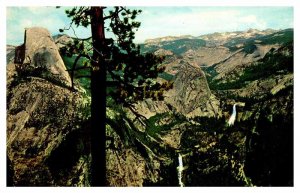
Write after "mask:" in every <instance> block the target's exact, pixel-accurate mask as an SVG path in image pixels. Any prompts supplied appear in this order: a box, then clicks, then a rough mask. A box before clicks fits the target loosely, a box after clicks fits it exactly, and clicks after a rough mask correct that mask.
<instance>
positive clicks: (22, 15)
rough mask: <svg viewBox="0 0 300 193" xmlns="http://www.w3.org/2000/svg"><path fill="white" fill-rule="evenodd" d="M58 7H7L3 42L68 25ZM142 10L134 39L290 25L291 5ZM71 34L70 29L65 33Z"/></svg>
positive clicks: (84, 34) (82, 30)
mask: <svg viewBox="0 0 300 193" xmlns="http://www.w3.org/2000/svg"><path fill="white" fill-rule="evenodd" d="M65 8H66V7H61V8H59V9H56V8H55V7H7V9H6V11H7V12H6V16H7V17H6V19H7V20H6V22H7V24H6V25H7V29H6V30H7V32H6V33H7V44H13V45H18V44H21V43H23V36H24V28H26V27H32V26H41V27H45V28H47V29H48V30H49V31H50V32H51V34H52V35H56V34H58V33H59V31H58V29H59V28H63V27H66V26H68V24H69V22H70V19H69V18H68V17H67V16H66V15H65V12H64V11H65ZM134 8H139V9H142V10H143V12H142V14H141V15H139V16H138V17H137V20H138V21H141V23H142V24H141V27H140V28H139V30H138V32H137V33H136V42H139V43H140V42H143V41H144V40H145V39H149V38H155V37H162V36H169V35H172V36H177V35H193V36H199V35H202V34H207V33H213V32H225V31H237V30H247V29H249V28H255V29H260V30H262V29H267V28H273V29H285V28H293V26H294V25H293V8H292V7H200V6H198V7H179V6H177V7H134ZM66 33H68V34H69V35H71V36H73V32H72V31H69V32H66ZM76 34H77V35H78V36H79V37H87V36H89V35H90V29H85V28H80V29H77V30H76Z"/></svg>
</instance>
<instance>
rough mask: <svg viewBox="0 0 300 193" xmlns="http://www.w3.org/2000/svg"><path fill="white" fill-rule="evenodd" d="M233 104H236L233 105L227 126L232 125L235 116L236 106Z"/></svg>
mask: <svg viewBox="0 0 300 193" xmlns="http://www.w3.org/2000/svg"><path fill="white" fill-rule="evenodd" d="M235 106H236V104H234V105H233V109H232V115H231V116H230V118H229V121H228V126H232V125H233V124H234V121H235V117H236V107H235Z"/></svg>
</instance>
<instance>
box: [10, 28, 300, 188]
mask: <svg viewBox="0 0 300 193" xmlns="http://www.w3.org/2000/svg"><path fill="white" fill-rule="evenodd" d="M35 33H37V34H39V33H41V34H44V35H43V37H44V36H47V37H48V35H47V33H46V32H45V31H43V30H37V31H36V32H35ZM45 34H46V35H45ZM41 36H42V35H41ZM28 37H29V36H27V38H28ZM293 37H294V32H293V29H284V30H273V29H267V30H263V31H260V30H255V29H250V30H247V31H237V32H224V33H213V34H207V35H201V36H198V37H194V36H190V35H185V36H178V37H175V36H167V37H161V38H156V39H149V40H146V41H145V42H144V43H143V44H140V45H139V46H140V51H141V52H142V53H149V52H151V53H154V54H156V55H161V56H164V57H165V60H164V61H163V63H162V64H161V66H163V67H165V71H164V72H163V73H161V74H159V77H158V78H157V81H160V82H165V81H172V82H173V88H172V89H171V90H169V91H167V92H166V93H164V100H162V101H154V100H152V99H147V100H144V101H141V102H138V103H136V104H135V106H134V108H135V109H136V110H137V112H138V113H139V114H140V115H142V116H143V117H145V118H146V120H147V124H145V125H144V124H142V123H141V122H140V121H139V120H137V119H135V116H134V114H133V113H132V112H131V111H130V109H128V108H126V107H120V106H119V105H117V104H112V103H110V101H107V106H108V107H107V120H108V124H107V129H108V132H107V135H108V136H109V138H111V139H113V140H112V142H111V145H112V146H114V147H118V148H112V149H110V148H108V150H107V158H106V159H107V163H108V165H107V170H108V176H107V179H108V182H109V185H110V186H178V185H179V179H178V177H177V173H178V172H177V167H178V164H179V163H178V157H179V155H180V156H182V160H183V165H184V167H183V168H184V169H183V171H182V182H183V184H184V185H185V186H293V180H294V179H293V163H294V162H293V120H294V113H293V109H294V106H293V99H294V98H293V96H294V93H293V85H294V73H293V70H294V68H293V67H294V61H293V55H294V45H293ZM49 38H50V37H49ZM50 39H51V41H50V40H49V43H48V44H47V45H41V46H45V47H51V50H52V51H51V53H52V52H54V51H53V50H57V52H59V50H60V49H61V48H64V47H65V46H66V45H67V44H68V42H70V41H74V38H71V37H69V36H67V35H57V36H54V37H52V38H50ZM34 41H37V42H39V41H38V40H34V39H33V40H32V42H34ZM47 41H48V40H47ZM52 43H53V44H52ZM41 44H42V43H41ZM54 45H55V46H54ZM26 46H27V47H26V49H27V50H28V49H29V48H30V49H29V50H33V46H36V44H27V45H26ZM52 48H53V49H52ZM49 52H50V51H49ZM47 53H48V52H47ZM31 54H32V53H28V55H31ZM17 55H18V47H15V46H7V91H8V92H7V117H8V118H7V125H8V128H7V139H9V144H7V151H8V156H7V159H8V163H9V164H8V174H9V176H8V179H10V181H11V184H13V185H24V184H27V185H50V186H88V175H89V168H88V164H87V163H88V162H90V157H89V154H88V153H87V151H88V146H89V141H88V139H87V138H86V137H83V136H87V133H86V132H87V130H88V127H89V122H88V119H89V118H88V116H89V112H88V111H89V110H88V109H89V108H88V107H89V104H90V96H89V92H88V87H89V85H88V84H89V82H88V81H86V80H85V81H82V80H78V88H79V87H80V88H81V89H80V92H78V93H76V94H74V93H72V92H70V91H69V90H68V89H67V88H66V87H65V86H64V82H61V80H69V79H68V77H67V75H66V74H65V73H63V72H61V73H59V75H57V74H55V73H56V72H57V70H56V71H53V69H52V68H51V66H50V67H49V65H46V72H44V71H43V70H45V69H44V68H41V69H39V68H38V69H39V70H42V71H36V68H37V67H35V66H34V68H28V67H24V68H25V69H26V70H25V71H24V70H23V67H22V65H25V64H22V65H21V67H20V64H15V61H16V60H15V59H16V56H17ZM53 55H55V57H54V58H55V59H51V58H52V55H51V57H50V56H49V57H48V55H47V58H46V59H45V63H46V64H48V63H49V61H50V62H51V61H53V60H54V61H60V60H61V59H62V62H58V63H59V64H57V65H61V66H60V67H59V69H65V68H66V69H70V68H71V66H72V64H73V62H74V58H72V57H68V56H67V55H64V54H63V53H62V52H60V54H56V52H55V54H53ZM42 56H43V54H42ZM60 57H61V58H60ZM49 58H50V59H51V60H50V59H49ZM42 59H43V57H42V58H41V59H39V60H38V61H40V60H42ZM43 60H44V59H43ZM29 66H30V65H29ZM48 67H49V69H48ZM47 69H48V70H47ZM24 77H25V78H24ZM56 77H60V78H56ZM55 93H61V94H57V95H55ZM41 101H43V102H41ZM37 103H39V104H43V105H38V104H37ZM234 104H236V112H237V113H236V118H235V122H234V124H233V125H232V126H230V125H228V120H229V118H230V116H231V114H232V111H233V105H234ZM65 109H68V110H69V111H68V112H73V113H68V114H67V115H66V116H65V117H64V118H63V121H62V120H61V118H60V117H61V116H62V114H61V112H65ZM28 112H29V113H28ZM47 112H52V113H53V114H49V115H47V116H46V114H47ZM29 115H31V116H29ZM44 116H45V118H43V117H44ZM74 117H75V118H76V121H74ZM68 123H71V124H68ZM39 136H42V137H39ZM42 139H43V140H42ZM54 141H55V143H54ZM72 144H77V145H76V147H74V146H72ZM65 154H66V155H69V158H68V159H66V161H62V160H63V158H64V155H65ZM27 166H30V167H27ZM36 175H39V176H41V175H43V178H33V176H36Z"/></svg>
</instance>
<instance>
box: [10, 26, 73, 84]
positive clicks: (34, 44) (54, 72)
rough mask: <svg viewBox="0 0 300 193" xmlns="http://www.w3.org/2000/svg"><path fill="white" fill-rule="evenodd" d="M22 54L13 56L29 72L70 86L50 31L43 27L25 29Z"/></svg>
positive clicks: (69, 80)
mask: <svg viewBox="0 0 300 193" xmlns="http://www.w3.org/2000/svg"><path fill="white" fill-rule="evenodd" d="M20 49H24V50H21V52H24V53H23V54H20V55H19V56H18V57H16V58H15V60H17V61H21V63H23V65H22V68H24V70H27V71H28V72H30V73H34V71H36V72H37V74H39V76H40V77H42V78H53V77H55V78H54V79H55V80H58V81H59V82H61V83H62V84H64V85H66V86H71V79H70V76H69V74H68V72H67V70H66V67H65V65H64V63H63V60H62V58H61V56H60V54H59V52H58V48H57V46H56V45H55V43H54V41H53V39H52V37H51V35H50V33H49V32H48V30H47V29H44V28H38V27H34V28H27V29H26V30H25V41H24V46H23V47H22V48H20ZM22 57H24V58H22Z"/></svg>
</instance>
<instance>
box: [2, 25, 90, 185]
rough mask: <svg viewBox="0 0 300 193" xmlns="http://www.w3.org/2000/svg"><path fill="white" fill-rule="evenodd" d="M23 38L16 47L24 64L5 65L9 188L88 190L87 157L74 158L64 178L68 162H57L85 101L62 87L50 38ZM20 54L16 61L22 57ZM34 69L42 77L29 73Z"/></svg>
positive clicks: (40, 34) (35, 33) (31, 32)
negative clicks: (86, 186) (75, 187)
mask: <svg viewBox="0 0 300 193" xmlns="http://www.w3.org/2000/svg"><path fill="white" fill-rule="evenodd" d="M25 33H26V35H25V44H24V45H25V46H20V47H19V51H23V52H24V51H25V52H24V54H25V60H24V63H21V64H15V63H9V64H8V65H7V144H6V145H7V159H8V163H9V168H10V172H9V173H10V174H11V175H10V176H9V180H8V181H9V182H10V184H8V185H13V186H46V185H51V186H53V185H72V184H74V182H73V183H72V181H77V185H79V186H80V185H87V184H88V178H87V174H88V171H87V170H86V168H88V167H87V160H88V159H89V158H88V155H84V154H81V155H78V154H77V155H78V157H76V159H74V160H72V162H69V165H68V167H71V168H69V170H68V171H67V172H66V171H65V170H64V168H63V167H61V166H64V163H65V160H68V159H69V158H63V157H60V156H57V152H58V151H60V149H61V147H62V146H63V145H64V144H66V143H67V141H68V140H69V138H70V137H69V136H70V135H71V134H72V133H74V132H78V128H79V127H80V126H81V124H82V121H84V120H85V118H86V116H85V115H84V113H83V112H84V109H85V108H86V107H85V105H84V104H86V103H87V98H85V97H83V95H82V94H81V93H78V92H77V93H75V92H72V91H71V90H69V89H68V88H67V87H66V86H68V85H69V84H70V77H69V75H68V73H67V72H66V70H65V67H64V63H63V62H62V60H61V57H60V55H59V53H58V50H57V47H56V45H55V44H54V43H53V40H52V38H51V37H50V34H49V32H48V31H47V30H46V29H43V28H30V29H26V32H25ZM22 48H25V50H22ZM19 51H18V50H17V51H16V56H15V58H18V57H20V56H21V55H23V54H20V53H17V52H19ZM15 61H16V60H15ZM10 62H12V61H10ZM37 68H43V71H41V72H42V73H47V75H46V76H44V75H43V74H38V73H33V72H32V70H33V71H34V70H36V69H37ZM73 145H74V144H73ZM75 147H76V146H75ZM73 150H74V151H73V153H74V154H76V151H77V150H78V149H77V148H75V149H73ZM69 151H71V152H72V149H69ZM54 163H55V164H54ZM75 171H76V173H77V175H74V172H75ZM79 171H80V172H79ZM58 176H60V178H58Z"/></svg>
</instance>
